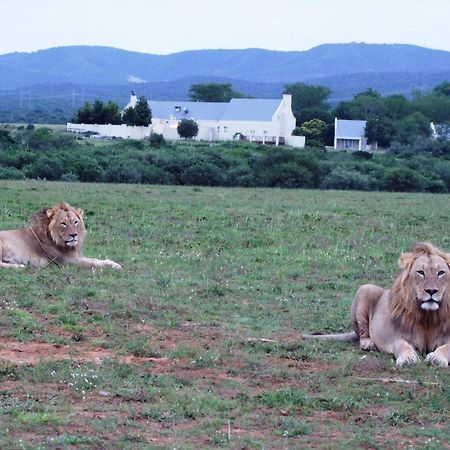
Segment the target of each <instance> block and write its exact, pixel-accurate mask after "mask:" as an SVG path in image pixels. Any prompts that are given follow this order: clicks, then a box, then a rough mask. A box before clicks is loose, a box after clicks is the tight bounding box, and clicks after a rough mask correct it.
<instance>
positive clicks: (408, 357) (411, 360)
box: [395, 351, 419, 367]
mask: <svg viewBox="0 0 450 450" xmlns="http://www.w3.org/2000/svg"><path fill="white" fill-rule="evenodd" d="M418 360H419V357H418V356H417V353H416V352H413V351H411V352H408V353H404V354H402V355H400V356H399V357H398V358H397V360H396V361H395V363H396V364H397V366H400V367H401V366H404V365H405V364H415V363H416V362H417V361H418Z"/></svg>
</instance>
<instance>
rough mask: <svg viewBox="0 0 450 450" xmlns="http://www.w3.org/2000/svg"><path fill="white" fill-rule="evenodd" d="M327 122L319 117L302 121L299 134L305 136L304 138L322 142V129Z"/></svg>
mask: <svg viewBox="0 0 450 450" xmlns="http://www.w3.org/2000/svg"><path fill="white" fill-rule="evenodd" d="M326 126H327V124H326V123H325V122H324V121H323V120H320V119H311V120H308V121H307V122H303V123H302V126H301V127H300V135H301V136H305V138H306V140H314V141H319V142H323V135H322V133H323V131H324V129H325V127H326Z"/></svg>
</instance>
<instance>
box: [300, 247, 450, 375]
mask: <svg viewBox="0 0 450 450" xmlns="http://www.w3.org/2000/svg"><path fill="white" fill-rule="evenodd" d="M398 264H399V266H400V268H401V269H402V271H401V273H400V274H399V275H398V277H397V278H396V279H395V281H394V284H393V285H392V287H391V289H383V288H381V287H379V286H374V285H372V284H366V285H364V286H361V287H360V288H359V289H358V291H357V292H356V295H355V298H354V299H353V303H352V306H351V317H352V324H353V330H354V331H353V332H350V333H341V334H325V335H304V337H305V338H307V339H311V338H319V339H326V340H338V341H353V340H359V345H360V348H361V349H362V350H380V351H384V352H389V353H393V354H394V355H395V358H396V363H397V365H399V366H402V365H404V364H412V363H415V362H417V361H418V353H426V354H427V356H426V361H427V362H429V363H431V364H435V365H437V366H441V367H447V366H448V363H449V361H450V289H449V284H450V275H449V270H450V254H448V253H444V252H443V251H441V250H439V249H437V248H436V247H434V246H433V245H431V244H429V243H426V242H422V243H419V244H417V245H416V246H415V247H414V248H413V251H412V252H411V253H403V254H402V255H401V256H400V259H399V262H398Z"/></svg>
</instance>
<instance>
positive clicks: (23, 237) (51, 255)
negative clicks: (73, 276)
mask: <svg viewBox="0 0 450 450" xmlns="http://www.w3.org/2000/svg"><path fill="white" fill-rule="evenodd" d="M85 235H86V229H85V228H84V222H83V211H82V210H81V209H75V208H73V207H72V206H70V205H68V204H67V203H60V204H58V205H56V206H54V207H53V208H44V209H42V210H40V211H38V212H37V213H35V214H34V216H33V218H32V222H31V225H30V226H29V227H28V228H26V229H23V230H6V231H0V267H13V268H21V267H25V266H27V265H29V266H31V267H45V266H48V265H49V264H51V263H54V264H58V265H59V264H77V265H79V266H82V267H87V268H92V267H112V268H113V269H121V268H122V266H121V265H120V264H117V263H116V262H114V261H111V260H110V259H95V258H84V257H83V256H82V254H81V246H82V243H83V239H84V237H85Z"/></svg>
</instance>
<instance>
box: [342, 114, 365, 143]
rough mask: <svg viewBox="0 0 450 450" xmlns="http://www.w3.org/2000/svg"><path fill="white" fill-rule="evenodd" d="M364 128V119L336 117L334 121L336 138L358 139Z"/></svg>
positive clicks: (362, 134)
mask: <svg viewBox="0 0 450 450" xmlns="http://www.w3.org/2000/svg"><path fill="white" fill-rule="evenodd" d="M365 128H366V121H365V120H342V119H338V120H337V121H336V130H335V136H336V138H338V139H351V138H354V139H359V138H361V137H362V136H364V131H365Z"/></svg>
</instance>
